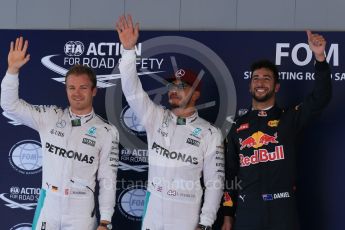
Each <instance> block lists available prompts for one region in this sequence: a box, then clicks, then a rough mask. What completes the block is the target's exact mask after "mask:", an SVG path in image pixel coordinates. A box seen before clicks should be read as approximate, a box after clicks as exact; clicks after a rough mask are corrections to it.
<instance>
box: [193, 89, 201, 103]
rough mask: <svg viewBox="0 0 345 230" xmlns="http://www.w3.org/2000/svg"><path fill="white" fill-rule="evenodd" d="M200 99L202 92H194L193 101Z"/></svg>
mask: <svg viewBox="0 0 345 230" xmlns="http://www.w3.org/2000/svg"><path fill="white" fill-rule="evenodd" d="M199 97H200V92H199V91H194V92H193V95H192V99H193V101H196V100H198V99H199Z"/></svg>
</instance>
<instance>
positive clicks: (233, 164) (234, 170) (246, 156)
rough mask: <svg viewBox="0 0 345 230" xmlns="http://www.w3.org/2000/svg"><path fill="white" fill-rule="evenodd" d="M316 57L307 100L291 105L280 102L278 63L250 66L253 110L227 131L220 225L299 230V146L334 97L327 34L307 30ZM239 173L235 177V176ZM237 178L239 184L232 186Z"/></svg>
mask: <svg viewBox="0 0 345 230" xmlns="http://www.w3.org/2000/svg"><path fill="white" fill-rule="evenodd" d="M307 35H308V43H309V47H310V49H311V50H312V51H313V53H314V57H315V59H316V60H315V75H314V77H315V85H314V88H313V90H312V92H311V93H310V94H309V95H308V96H307V97H306V98H305V99H304V101H303V103H301V104H300V105H297V106H295V107H293V108H289V109H281V108H279V107H278V106H277V104H276V93H277V92H278V91H279V87H280V84H279V75H278V70H277V67H276V66H275V65H274V64H273V63H271V62H269V61H266V60H263V61H258V62H256V63H254V64H253V65H252V68H251V71H252V75H251V81H250V89H249V91H250V93H251V95H252V109H251V110H250V111H249V112H247V113H246V114H244V115H242V116H240V117H239V118H238V119H236V123H235V124H234V125H233V126H232V128H231V130H230V133H229V135H228V138H227V140H228V144H227V153H226V155H225V159H226V180H227V182H228V183H226V184H227V186H226V187H228V186H229V187H231V189H230V188H226V190H225V193H224V202H223V207H222V211H223V215H224V224H223V227H222V230H232V229H235V230H296V229H298V218H297V213H296V204H295V174H296V172H295V171H296V170H295V167H296V147H297V146H296V145H297V141H298V138H299V137H300V135H299V134H301V131H302V130H303V128H304V127H305V125H306V124H307V122H308V121H309V120H311V119H312V118H315V117H316V116H317V115H319V114H320V113H321V111H322V110H323V109H324V108H325V107H326V105H327V104H328V102H329V101H330V98H331V74H330V68H329V65H328V63H327V62H326V58H325V54H324V53H325V45H326V41H325V39H324V38H323V37H322V36H321V35H318V34H312V33H311V32H310V31H307ZM236 177H237V180H236ZM231 181H232V182H235V181H239V182H240V183H239V185H240V186H237V184H236V185H235V186H230V185H234V183H231Z"/></svg>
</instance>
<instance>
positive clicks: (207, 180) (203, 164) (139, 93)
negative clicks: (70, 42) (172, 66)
mask: <svg viewBox="0 0 345 230" xmlns="http://www.w3.org/2000/svg"><path fill="white" fill-rule="evenodd" d="M116 29H117V32H118V34H119V38H120V41H121V43H122V45H123V47H124V49H125V50H124V52H123V53H122V59H121V62H120V65H119V68H120V72H121V84H122V90H123V93H124V95H125V96H126V99H127V101H128V103H129V105H130V107H131V109H133V110H134V112H135V113H136V115H137V116H138V117H139V119H140V121H141V123H142V124H143V125H144V127H145V129H146V134H147V142H148V147H149V178H148V188H147V193H146V200H145V210H144V214H143V224H142V229H144V230H147V229H150V230H164V229H168V230H174V229H176V230H194V229H210V228H211V226H212V224H213V222H214V220H215V219H216V214H217V210H218V208H219V203H220V200H221V197H222V193H223V183H224V156H223V145H222V135H221V132H220V130H219V129H217V128H215V127H214V126H212V125H211V124H210V123H209V122H207V121H205V120H204V119H202V118H200V117H199V116H198V112H197V110H196V108H195V104H196V101H197V99H198V98H199V96H200V90H201V86H200V82H199V78H198V77H197V75H196V74H195V73H194V72H193V71H190V70H187V69H179V70H177V71H175V73H174V76H173V77H172V78H171V79H169V81H170V84H168V90H169V92H168V96H169V104H170V106H171V110H169V109H165V108H163V107H162V106H159V105H156V104H155V103H154V102H152V100H151V99H150V98H149V96H148V95H147V93H146V92H145V91H144V90H143V88H142V85H141V82H140V79H139V78H138V74H137V70H136V55H135V49H134V46H135V44H136V42H137V40H138V37H139V25H138V24H136V25H135V26H134V25H133V22H132V18H131V17H130V16H128V17H127V18H126V17H124V16H122V17H120V19H119V21H118V22H117V24H116ZM202 175H203V179H204V185H205V192H204V199H203V203H202V199H201V197H202V195H203V190H202V187H201V183H200V179H201V176H202Z"/></svg>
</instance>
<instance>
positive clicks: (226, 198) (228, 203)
mask: <svg viewBox="0 0 345 230" xmlns="http://www.w3.org/2000/svg"><path fill="white" fill-rule="evenodd" d="M223 206H226V207H232V206H234V203H233V202H232V199H231V196H230V195H229V193H228V192H225V193H224V202H223Z"/></svg>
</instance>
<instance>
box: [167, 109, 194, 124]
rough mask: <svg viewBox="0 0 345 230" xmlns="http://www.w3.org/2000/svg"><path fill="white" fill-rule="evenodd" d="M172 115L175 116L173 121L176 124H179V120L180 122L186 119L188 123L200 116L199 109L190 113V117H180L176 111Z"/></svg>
mask: <svg viewBox="0 0 345 230" xmlns="http://www.w3.org/2000/svg"><path fill="white" fill-rule="evenodd" d="M171 115H172V117H173V121H174V123H175V124H177V123H178V122H180V120H181V119H182V120H184V121H185V123H186V124H189V123H192V122H194V121H195V120H196V119H197V118H198V117H199V116H198V111H196V110H195V112H194V113H193V114H192V115H190V116H189V117H179V116H176V115H175V114H174V113H172V112H171Z"/></svg>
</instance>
